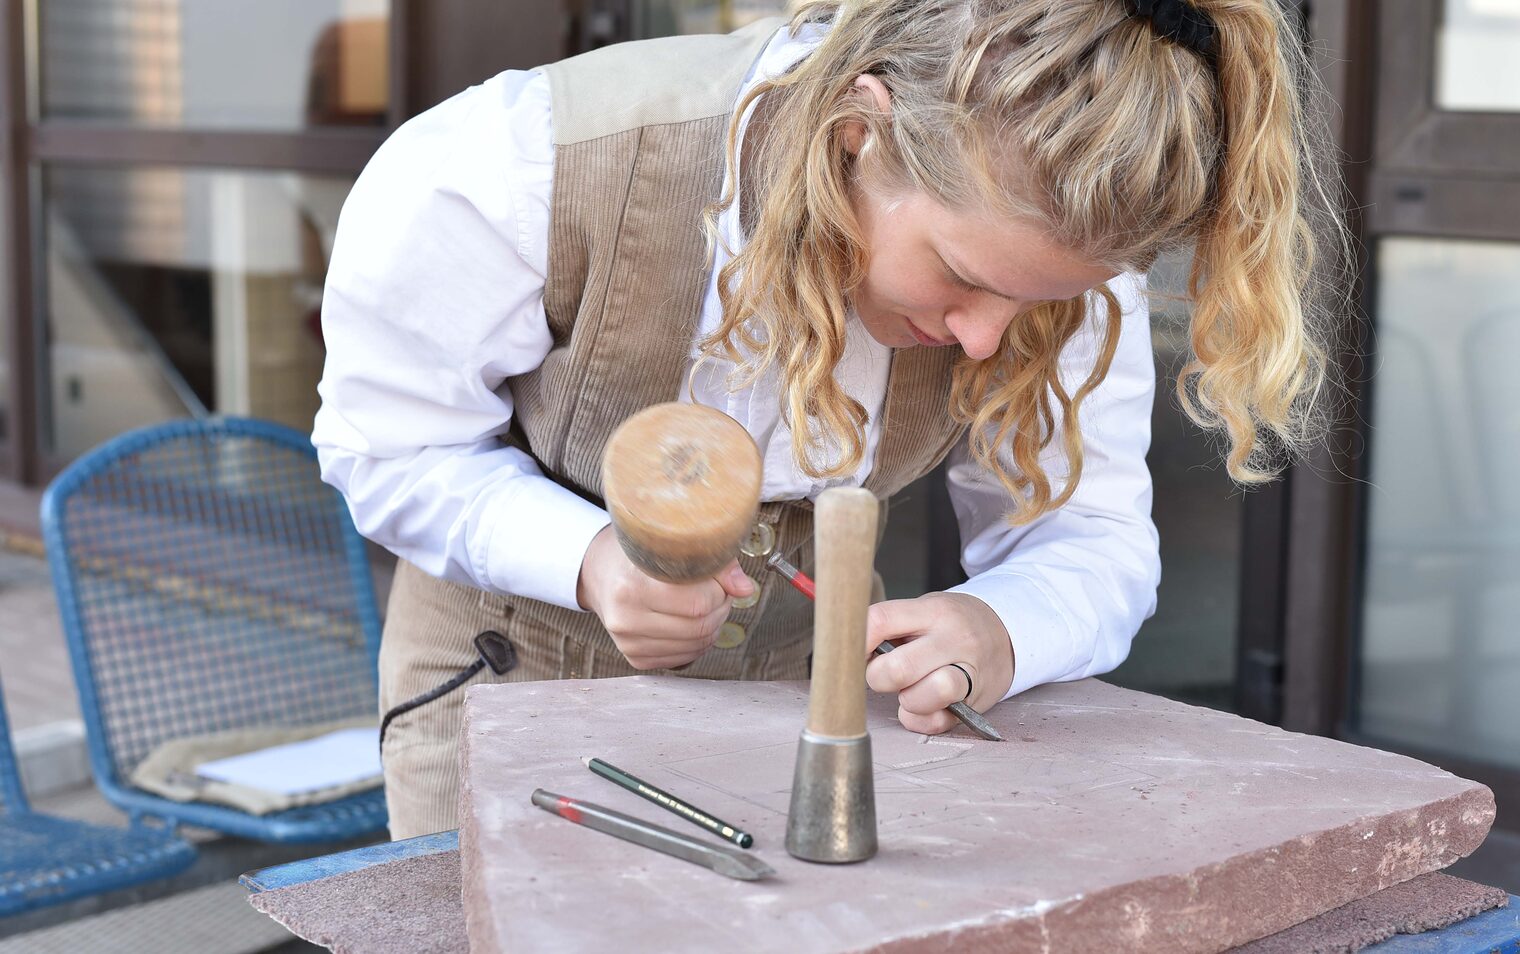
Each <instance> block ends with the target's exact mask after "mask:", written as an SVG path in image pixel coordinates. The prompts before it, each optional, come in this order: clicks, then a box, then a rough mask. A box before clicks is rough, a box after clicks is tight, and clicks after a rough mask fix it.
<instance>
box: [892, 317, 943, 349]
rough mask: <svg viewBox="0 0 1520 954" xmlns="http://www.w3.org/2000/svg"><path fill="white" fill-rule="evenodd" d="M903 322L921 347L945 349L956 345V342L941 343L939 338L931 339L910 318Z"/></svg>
mask: <svg viewBox="0 0 1520 954" xmlns="http://www.w3.org/2000/svg"><path fill="white" fill-rule="evenodd" d="M903 322H904V323H905V324H907V326H908V333H909V334H911V335H913V339H914V340H915V341H917V342H918V343H919V344H921V345H925V346H926V347H930V348H944V347H946V346H948V345H953V344H955V342H954V341H941V340H939V339H938V338H931V337H929V336H928V335H926V334H924V333H923V331H921V330H919V327H918V325H915V324H914V323H913V321H912V320H911V319H909V318H904V319H903Z"/></svg>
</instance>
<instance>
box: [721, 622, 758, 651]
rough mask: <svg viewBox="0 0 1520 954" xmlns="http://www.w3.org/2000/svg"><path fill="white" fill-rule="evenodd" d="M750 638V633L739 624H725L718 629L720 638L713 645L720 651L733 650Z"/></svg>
mask: <svg viewBox="0 0 1520 954" xmlns="http://www.w3.org/2000/svg"><path fill="white" fill-rule="evenodd" d="M748 638H749V633H747V632H745V630H744V627H743V626H740V625H739V624H738V623H724V624H723V625H722V626H720V627H718V638H717V640H715V641H714V642H713V645H714V646H716V647H718V648H719V649H733V648H734V647H735V646H738V645H741V644H742V643H743V642H744V641H745V640H746V639H748Z"/></svg>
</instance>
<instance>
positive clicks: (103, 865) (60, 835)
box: [0, 700, 195, 917]
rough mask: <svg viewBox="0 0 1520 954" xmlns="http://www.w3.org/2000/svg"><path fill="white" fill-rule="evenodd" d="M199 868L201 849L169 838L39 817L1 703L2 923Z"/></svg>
mask: <svg viewBox="0 0 1520 954" xmlns="http://www.w3.org/2000/svg"><path fill="white" fill-rule="evenodd" d="M194 860H195V849H194V848H191V847H190V845H189V844H188V843H186V842H184V841H182V840H180V839H179V838H176V837H174V835H172V834H170V833H169V832H167V831H157V830H154V829H150V828H137V827H134V828H127V829H123V828H106V827H103V826H100V825H90V824H86V823H85V822H81V821H73V820H72V819H67V818H54V817H52V816H50V815H42V814H39V813H37V812H34V811H32V808H31V806H30V805H28V804H27V801H26V793H24V792H23V791H22V790H21V773H20V770H19V769H18V768H17V766H16V753H15V750H14V749H12V748H11V732H10V726H9V725H7V724H6V721H5V703H4V702H3V700H0V917H4V916H5V915H8V914H20V913H21V912H23V911H31V910H33V909H34V908H41V907H45V906H47V905H50V904H61V903H62V902H64V901H68V900H70V899H72V898H78V897H82V896H84V895H89V894H99V893H101V892H104V891H111V890H114V889H116V888H125V887H128V886H130V885H134V884H139V883H141V882H143V881H149V880H152V879H154V878H166V877H168V876H169V875H172V874H175V873H177V872H179V871H182V870H184V869H185V868H187V867H189V866H190V863H191V862H192V861H194Z"/></svg>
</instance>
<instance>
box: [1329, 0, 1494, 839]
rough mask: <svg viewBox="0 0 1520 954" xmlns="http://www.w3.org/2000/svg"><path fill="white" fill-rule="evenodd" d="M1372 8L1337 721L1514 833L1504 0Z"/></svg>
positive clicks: (1404, 2) (1404, 1) (1403, 1)
mask: <svg viewBox="0 0 1520 954" xmlns="http://www.w3.org/2000/svg"><path fill="white" fill-rule="evenodd" d="M1380 16H1381V29H1380V31H1379V44H1380V49H1379V62H1380V64H1381V65H1380V67H1379V74H1378V76H1377V80H1376V83H1377V85H1376V93H1377V97H1378V105H1377V110H1376V126H1375V131H1374V146H1373V164H1372V172H1371V177H1370V182H1369V212H1368V218H1367V232H1368V243H1369V246H1370V252H1371V255H1372V268H1371V270H1370V275H1369V282H1370V287H1369V296H1368V307H1369V310H1370V312H1371V317H1372V325H1373V339H1372V342H1371V347H1370V361H1369V366H1368V367H1369V372H1370V374H1369V384H1368V388H1367V395H1366V398H1365V400H1364V403H1363V410H1362V417H1363V419H1364V421H1365V433H1366V453H1365V456H1364V462H1365V470H1364V473H1363V474H1362V475H1361V476H1362V477H1363V478H1364V484H1363V485H1362V490H1361V493H1362V498H1363V506H1362V510H1361V514H1360V517H1361V520H1362V533H1361V541H1362V545H1361V560H1360V565H1361V574H1360V580H1359V581H1357V583H1356V584H1355V588H1354V589H1355V599H1356V603H1355V609H1356V612H1355V613H1354V615H1353V618H1354V621H1355V622H1354V625H1353V630H1354V632H1353V636H1354V641H1353V643H1352V651H1351V666H1350V674H1351V690H1352V691H1351V693H1350V697H1349V699H1348V702H1347V712H1346V717H1345V724H1346V727H1347V729H1348V734H1349V735H1351V736H1352V737H1354V738H1356V739H1358V740H1362V741H1366V742H1369V743H1371V744H1376V745H1380V746H1384V747H1387V748H1393V749H1399V750H1403V751H1408V752H1410V753H1412V754H1416V755H1419V756H1422V757H1424V758H1426V759H1428V760H1429V761H1433V762H1435V763H1437V764H1439V765H1442V766H1444V767H1446V768H1449V769H1451V770H1453V771H1456V772H1459V773H1460V774H1464V775H1468V776H1470V777H1473V778H1477V779H1479V780H1481V781H1484V782H1486V783H1487V784H1489V785H1490V786H1491V787H1492V788H1494V790H1495V793H1496V794H1497V795H1498V797H1499V806H1500V809H1499V812H1500V814H1499V824H1500V826H1501V827H1510V828H1514V827H1517V819H1516V818H1515V816H1514V813H1516V812H1520V694H1517V693H1516V692H1515V691H1514V687H1515V685H1516V680H1517V679H1520V633H1517V630H1516V626H1515V621H1516V619H1520V281H1517V279H1520V69H1517V68H1516V65H1515V64H1516V62H1517V61H1520V0H1445V2H1444V3H1429V2H1425V3H1421V2H1415V0H1391V2H1385V3H1384V4H1383V5H1382V9H1381V10H1380ZM1422 27H1426V28H1422Z"/></svg>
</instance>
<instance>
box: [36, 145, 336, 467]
mask: <svg viewBox="0 0 1520 954" xmlns="http://www.w3.org/2000/svg"><path fill="white" fill-rule="evenodd" d="M351 184H352V183H351V182H350V181H348V180H344V179H334V178H324V177H315V176H305V175H299V174H296V173H247V172H233V171H221V170H194V171H190V170H182V169H168V168H152V169H142V168H131V169H123V168H108V167H96V166H58V167H53V168H50V169H48V170H47V171H46V176H45V190H46V195H45V210H46V219H45V230H46V255H47V287H46V300H47V307H48V311H47V329H46V335H47V336H46V343H47V355H48V361H47V368H46V374H45V375H44V381H43V384H42V387H43V388H44V389H45V391H44V403H45V404H46V405H47V406H48V408H49V411H48V413H46V414H44V416H43V417H44V427H45V430H46V432H47V433H46V435H45V438H44V440H45V443H46V445H47V446H49V447H50V448H51V449H52V451H53V452H54V453H55V454H57V455H59V456H61V457H64V458H69V457H74V456H76V455H78V454H79V453H80V452H81V451H84V450H86V449H88V448H90V447H92V446H94V445H95V444H97V443H99V442H100V441H102V440H104V439H106V438H108V437H111V436H112V435H115V434H118V433H121V432H122V431H124V430H127V429H129V428H132V427H136V426H139V425H142V424H148V423H153V422H156V421H162V420H166V419H169V418H174V417H182V416H185V415H189V414H197V413H203V412H205V411H206V410H211V411H216V412H221V413H227V414H247V415H253V416H256V417H262V418H267V419H270V420H276V421H281V422H283V423H285V424H289V425H290V426H292V427H295V428H298V429H301V430H309V429H310V427H311V422H312V417H313V415H314V414H315V413H316V408H317V394H316V384H317V380H318V378H319V377H320V375H321V370H322V357H323V350H322V341H321V325H320V319H319V314H320V305H321V291H322V281H323V278H324V276H325V275H326V268H327V256H328V252H329V250H330V249H331V248H332V237H333V232H334V230H335V228H336V226H337V217H338V210H339V208H340V207H341V206H342V203H343V200H344V198H345V197H346V196H347V194H348V190H349V187H350V186H351Z"/></svg>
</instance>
